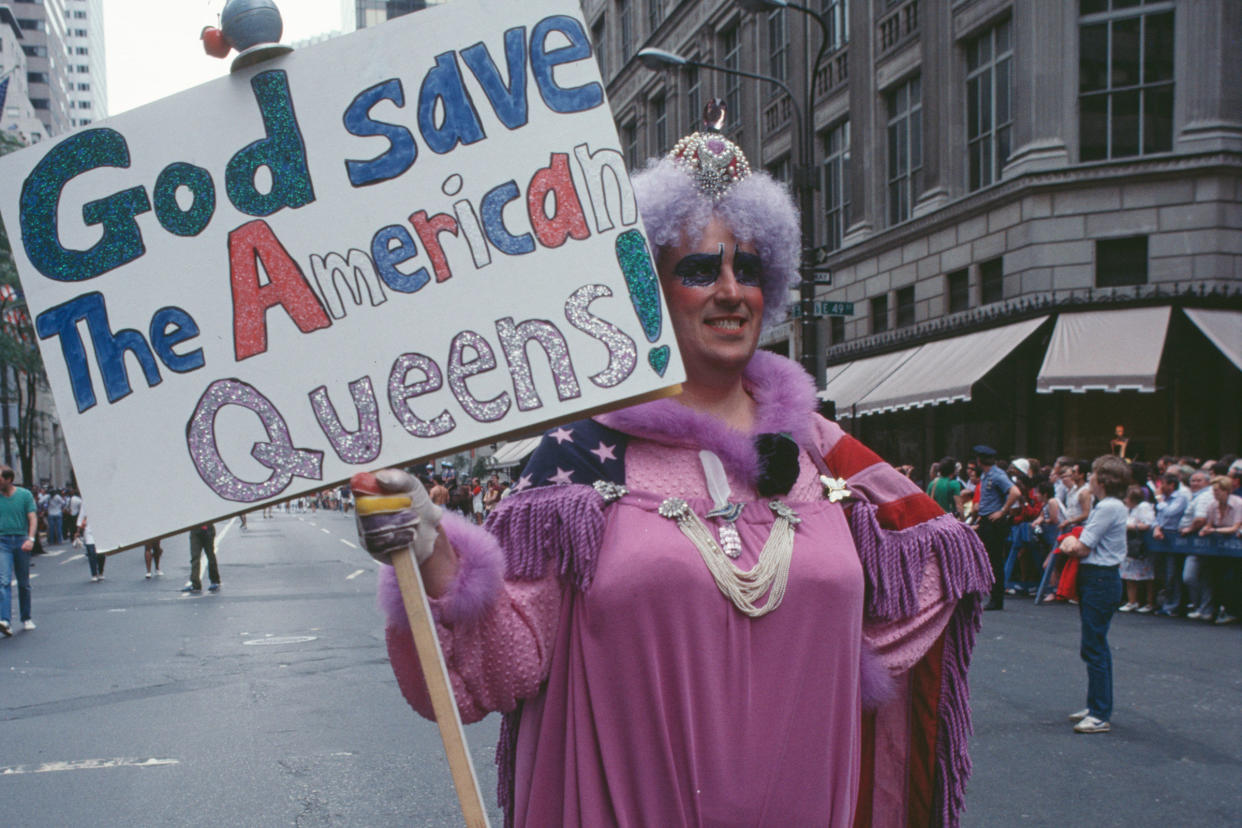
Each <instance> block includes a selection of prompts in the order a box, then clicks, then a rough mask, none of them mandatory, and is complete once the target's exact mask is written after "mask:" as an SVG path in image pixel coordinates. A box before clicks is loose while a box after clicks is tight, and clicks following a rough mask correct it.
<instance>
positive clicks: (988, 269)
mask: <svg viewBox="0 0 1242 828" xmlns="http://www.w3.org/2000/svg"><path fill="white" fill-rule="evenodd" d="M1004 298H1005V263H1004V259H1002V258H1001V257H997V258H995V259H988V260H987V261H986V262H984V263H983V264H981V265H979V303H980V304H983V305H990V304H992V303H993V302H999V301H1001V300H1002V299H1004Z"/></svg>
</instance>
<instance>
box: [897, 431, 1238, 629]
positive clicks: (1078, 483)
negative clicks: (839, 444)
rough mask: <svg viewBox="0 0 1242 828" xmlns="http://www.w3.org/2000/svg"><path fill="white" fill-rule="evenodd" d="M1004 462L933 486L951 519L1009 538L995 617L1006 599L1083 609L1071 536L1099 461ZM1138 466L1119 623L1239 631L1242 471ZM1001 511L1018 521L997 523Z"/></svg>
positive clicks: (1173, 460)
mask: <svg viewBox="0 0 1242 828" xmlns="http://www.w3.org/2000/svg"><path fill="white" fill-rule="evenodd" d="M980 448H984V449H986V448H987V447H983V446H980V447H976V449H980ZM1112 448H1113V450H1114V453H1117V454H1123V453H1124V449H1125V443H1124V441H1122V442H1121V443H1120V444H1119V445H1118V441H1116V440H1114V444H1113V446H1112ZM993 451H994V450H992V449H988V450H987V451H986V452H979V451H976V453H975V456H974V457H973V458H972V459H970V460H968V461H966V462H960V461H958V460H957V459H956V458H953V457H945V458H944V459H943V460H941V461H940V462H939V463H938V464H937V465H935V466H933V467H932V468H931V470H930V471H929V474H928V479H929V481H930V482H928V483H927V485H926V491H927V493H928V494H929V495H930V496H931V497H932V498H933V499H934V500H936V502H937V503H939V504H940V506H941V508H943V509H944V510H945V511H946V512H949V513H951V514H954V515H957V516H958V517H959V518H960V519H962V520H963V521H965V522H966V523H968V524H971V525H975V526H977V527H978V528H979V532H980V536H981V538H982V539H983V540H984V543H985V545H988V542H989V538H988V537H987V536H988V535H989V533H994V532H1002V533H1003V537H1000V538H997V539H996V541H995V542H996V545H997V546H998V548H999V549H1001V550H1002V554H1001V557H1002V558H1003V567H995V568H997V569H998V570H999V571H998V575H1000V576H1001V584H1003V591H1002V592H1000V593H999V595H996V596H994V597H993V602H992V603H991V604H989V607H990V608H993V609H999V608H1000V605H1001V604H1003V599H1004V597H1017V596H1033V597H1034V598H1035V600H1037V601H1041V602H1048V603H1052V602H1060V601H1064V602H1072V603H1077V599H1078V596H1077V594H1076V578H1077V571H1076V564H1077V561H1076V559H1074V558H1072V557H1069V556H1066V555H1064V554H1061V553H1060V552H1059V546H1060V543H1061V541H1062V539H1063V538H1064V537H1065V536H1066V535H1069V534H1072V533H1075V530H1076V529H1077V531H1078V532H1081V527H1082V526H1083V525H1085V523H1086V522H1087V520H1088V518H1089V517H1090V515H1091V511H1092V509H1094V508H1096V507H1097V505H1098V503H1099V499H1098V497H1097V496H1096V495H1095V494H1093V491H1092V488H1091V486H1090V485H1089V478H1090V475H1091V467H1092V461H1091V460H1090V459H1080V458H1075V457H1069V456H1062V457H1058V458H1056V460H1055V461H1054V462H1053V463H1052V464H1051V465H1046V464H1042V463H1041V462H1040V460H1039V459H1037V458H1034V457H1015V458H1012V459H1011V460H1009V461H1008V462H1004V461H1001V460H998V459H996V458H995V457H994V456H993V455H991V454H990V452H993ZM1127 464H1128V467H1129V470H1130V478H1131V480H1130V483H1129V485H1128V487H1127V488H1126V490H1125V498H1124V502H1125V506H1126V508H1127V509H1128V511H1129V520H1128V522H1127V527H1126V528H1127V552H1126V557H1125V559H1124V560H1123V561H1122V563H1121V567H1120V573H1121V578H1122V581H1123V584H1124V587H1125V592H1124V596H1123V599H1122V601H1123V603H1121V605H1120V606H1119V607H1118V611H1120V612H1124V613H1131V612H1132V613H1137V614H1144V615H1153V616H1163V617H1170V618H1177V617H1185V618H1188V619H1191V620H1194V621H1201V622H1212V623H1216V624H1219V625H1226V624H1233V623H1236V622H1237V621H1238V619H1239V616H1242V557H1238V556H1237V549H1238V548H1239V547H1238V545H1237V543H1236V539H1238V538H1240V537H1242V459H1238V458H1237V457H1236V456H1233V455H1226V456H1224V457H1220V458H1217V459H1209V460H1200V459H1198V458H1192V457H1173V456H1164V457H1161V458H1159V460H1157V461H1156V463H1155V464H1154V466H1153V465H1151V464H1149V463H1145V462H1138V461H1127ZM903 468H907V469H908V468H909V467H903ZM910 471H911V473H912V472H913V470H912V469H911V470H910ZM993 492H996V494H993ZM1007 495H1011V496H1007ZM989 497H990V498H992V502H991V503H988V502H987V500H988V498H989ZM981 499H982V500H983V503H982V506H981ZM998 509H999V510H1003V515H1004V516H1005V518H1006V519H1005V520H1003V521H992V520H989V519H988V516H995V515H996V512H997V510H998ZM998 527H999V528H998ZM1213 539H1217V540H1213ZM1224 539H1232V540H1229V541H1225V542H1223V543H1222V542H1221V541H1222V540H1224ZM1191 541H1193V542H1191ZM999 590H1001V586H999V585H998V591H999Z"/></svg>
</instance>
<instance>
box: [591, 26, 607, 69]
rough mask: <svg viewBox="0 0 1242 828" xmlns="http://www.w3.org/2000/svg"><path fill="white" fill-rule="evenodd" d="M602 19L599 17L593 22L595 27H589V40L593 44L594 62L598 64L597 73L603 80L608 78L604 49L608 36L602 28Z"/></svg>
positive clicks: (605, 50) (603, 27)
mask: <svg viewBox="0 0 1242 828" xmlns="http://www.w3.org/2000/svg"><path fill="white" fill-rule="evenodd" d="M604 23H605V21H604V18H603V17H600V19H599V20H597V21H595V25H594V26H592V27H591V40H592V42H594V44H595V60H596V61H597V62H598V63H599V73H600V75H601V76H603V77H604V78H607V77H608V50H607V49H606V48H605V45H606V44H607V42H608V40H607V38H608V35H607V31H608V30H607V28H606V27H605V26H604Z"/></svg>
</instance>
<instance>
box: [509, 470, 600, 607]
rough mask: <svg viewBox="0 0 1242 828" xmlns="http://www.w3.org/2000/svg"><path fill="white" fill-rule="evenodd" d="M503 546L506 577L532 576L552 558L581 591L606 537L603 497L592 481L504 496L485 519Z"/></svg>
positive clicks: (538, 575)
mask: <svg viewBox="0 0 1242 828" xmlns="http://www.w3.org/2000/svg"><path fill="white" fill-rule="evenodd" d="M487 531H489V532H490V533H491V534H492V535H493V536H494V537H495V538H496V539H497V540H498V541H499V542H500V545H501V547H502V548H503V549H504V550H505V577H506V578H509V579H512V580H518V581H535V580H538V579H540V578H542V577H543V576H544V574H545V573H546V572H547V570H548V561H549V560H551V559H552V558H555V559H556V567H557V568H556V571H557V574H559V575H560V577H561V580H562V581H564V582H566V583H569V584H572V585H573V586H574V588H575V589H577V590H579V591H585V590H587V589H588V588H590V586H591V581H592V580H593V579H594V577H595V564H596V562H597V561H598V559H599V548H600V546H601V545H602V544H603V540H604V499H603V498H602V497H600V494H599V492H597V491H595V489H594V488H593V487H591V486H586V485H582V484H578V483H569V484H565V485H559V486H541V487H539V488H537V489H531V490H529V491H526V492H522V493H520V494H517V495H513V496H510V497H508V498H505V499H504V500H502V501H501V502H500V506H499V507H497V509H496V511H494V512H493V513H492V516H491V517H490V518H488V521H487Z"/></svg>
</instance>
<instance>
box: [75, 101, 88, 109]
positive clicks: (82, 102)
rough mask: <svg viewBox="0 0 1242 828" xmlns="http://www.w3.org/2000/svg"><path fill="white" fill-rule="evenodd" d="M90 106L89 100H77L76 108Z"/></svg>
mask: <svg viewBox="0 0 1242 828" xmlns="http://www.w3.org/2000/svg"><path fill="white" fill-rule="evenodd" d="M90 108H91V102H90V101H78V109H90Z"/></svg>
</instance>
